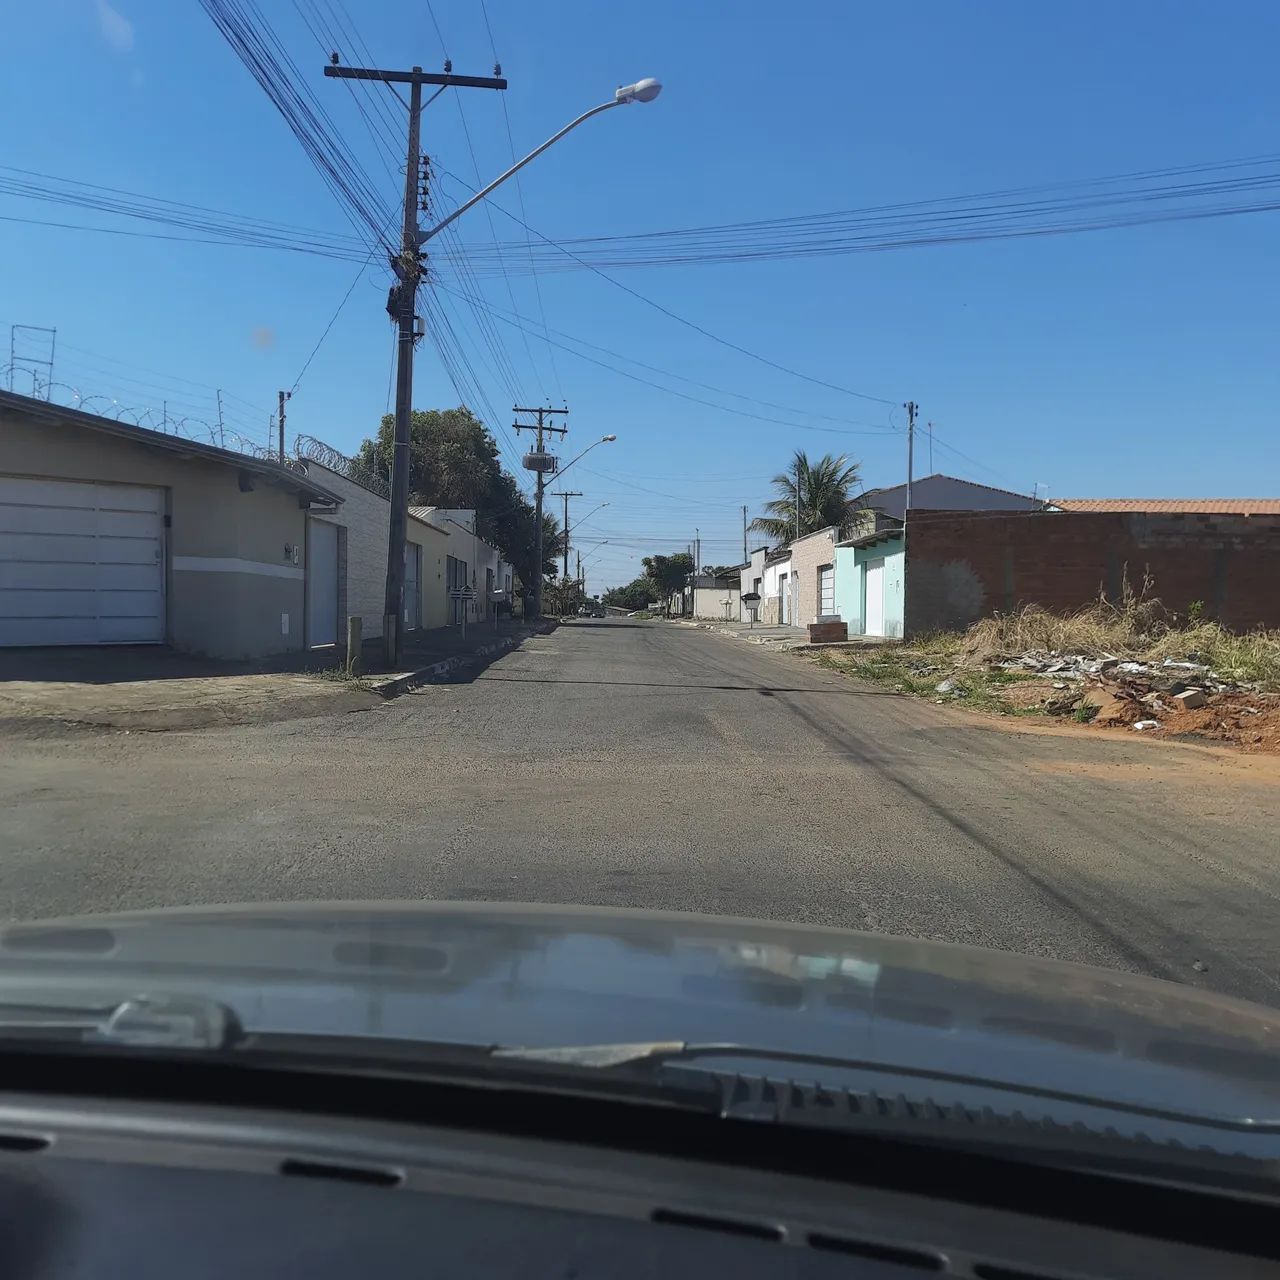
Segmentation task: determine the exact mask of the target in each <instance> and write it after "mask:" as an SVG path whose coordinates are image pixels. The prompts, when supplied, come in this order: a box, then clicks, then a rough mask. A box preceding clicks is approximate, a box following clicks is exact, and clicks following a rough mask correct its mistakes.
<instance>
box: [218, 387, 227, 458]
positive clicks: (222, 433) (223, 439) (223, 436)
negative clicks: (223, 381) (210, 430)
mask: <svg viewBox="0 0 1280 1280" xmlns="http://www.w3.org/2000/svg"><path fill="white" fill-rule="evenodd" d="M217 396H218V444H219V445H221V446H224V447H225V445H226V443H227V437H226V432H225V431H224V430H223V427H222V392H221V391H218V392H217Z"/></svg>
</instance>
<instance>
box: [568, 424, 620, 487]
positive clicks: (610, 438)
mask: <svg viewBox="0 0 1280 1280" xmlns="http://www.w3.org/2000/svg"><path fill="white" fill-rule="evenodd" d="M617 438H618V437H617V436H615V435H607V436H601V437H600V439H599V440H593V441H592V442H591V443H590V444H589V445H587V447H586V448H585V449H583V451H582V452H581V453H580V454H578V456H577V457H576V458H574V460H573V462H566V463H565V464H564V466H563V467H557V468H556V479H557V480H559V479H560V477H561V476H562V475H564V473H565V472H566V471H568V470H569V468H570V467H571V466H573V463H574V462H580V461H581V460H582V459H583V458H585V457H586V456H587V454H589V453H590V452H591V450H592V449H594V448H595V447H596V445H598V444H612V443H613V442H614V441H615V440H616V439H617Z"/></svg>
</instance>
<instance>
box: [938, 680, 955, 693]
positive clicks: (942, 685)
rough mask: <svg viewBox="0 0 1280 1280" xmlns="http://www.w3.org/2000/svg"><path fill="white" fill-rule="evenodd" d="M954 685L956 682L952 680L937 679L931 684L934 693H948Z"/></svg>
mask: <svg viewBox="0 0 1280 1280" xmlns="http://www.w3.org/2000/svg"><path fill="white" fill-rule="evenodd" d="M955 687H956V682H955V681H954V680H939V681H938V683H937V684H935V685H934V686H933V688H934V692H935V693H950V692H951V691H952V690H953V689H954V688H955Z"/></svg>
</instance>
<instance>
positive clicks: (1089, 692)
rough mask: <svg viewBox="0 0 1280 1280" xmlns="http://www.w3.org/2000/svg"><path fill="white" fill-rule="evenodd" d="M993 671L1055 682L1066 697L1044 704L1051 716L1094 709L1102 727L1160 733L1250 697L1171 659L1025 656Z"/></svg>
mask: <svg viewBox="0 0 1280 1280" xmlns="http://www.w3.org/2000/svg"><path fill="white" fill-rule="evenodd" d="M994 665H995V666H997V667H998V668H1000V669H1002V670H1005V671H1017V672H1019V673H1020V674H1021V673H1025V674H1032V675H1038V676H1044V677H1048V678H1051V679H1052V681H1053V687H1054V689H1055V690H1059V689H1060V690H1061V692H1060V694H1059V696H1057V697H1049V698H1046V699H1045V703H1044V709H1045V710H1046V711H1047V712H1048V713H1049V714H1050V715H1058V716H1063V715H1069V714H1071V713H1073V712H1076V711H1077V709H1079V708H1090V707H1092V708H1094V709H1095V710H1094V713H1093V715H1092V716H1089V717H1088V718H1090V719H1092V720H1093V721H1095V722H1096V723H1097V724H1100V725H1108V724H1113V725H1114V724H1131V725H1134V726H1135V727H1137V726H1138V725H1141V726H1142V727H1143V729H1150V728H1160V727H1161V726H1160V717H1162V716H1166V717H1167V716H1170V715H1173V714H1175V713H1177V712H1180V711H1191V710H1194V709H1196V708H1197V707H1203V706H1206V705H1207V704H1208V702H1209V699H1210V697H1211V696H1212V695H1214V694H1224V693H1241V692H1249V691H1250V690H1248V688H1247V686H1242V685H1240V684H1237V683H1236V682H1235V681H1233V680H1228V679H1226V678H1225V677H1223V676H1220V675H1218V674H1217V673H1216V672H1214V671H1212V670H1211V669H1210V668H1209V667H1207V666H1205V665H1204V664H1203V663H1199V662H1176V661H1174V660H1173V659H1172V658H1165V659H1164V661H1163V662H1134V661H1132V660H1129V659H1124V658H1117V657H1113V656H1109V655H1104V656H1102V657H1100V658H1086V657H1084V656H1083V655H1081V654H1060V653H1024V654H1021V655H1019V656H1018V657H1016V658H1007V659H1005V660H1003V661H1000V662H997V663H995V664H994ZM1253 692H1256V690H1254V691H1253ZM1079 718H1081V719H1084V718H1086V717H1085V716H1080V717H1079ZM1153 721H1154V722H1155V723H1154V724H1153V723H1152V722H1153Z"/></svg>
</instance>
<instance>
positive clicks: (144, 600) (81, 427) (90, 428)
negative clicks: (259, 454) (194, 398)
mask: <svg viewBox="0 0 1280 1280" xmlns="http://www.w3.org/2000/svg"><path fill="white" fill-rule="evenodd" d="M341 505H342V495H341V494H339V493H336V492H335V491H334V490H333V489H331V488H329V487H328V486H327V485H326V484H324V483H323V482H322V481H320V480H318V479H317V478H315V477H311V476H308V475H306V474H305V473H304V472H302V471H301V470H300V469H296V468H294V467H293V466H287V465H284V464H281V463H279V462H274V461H267V460H264V459H261V458H256V457H249V456H247V455H244V454H239V453H233V452H231V451H230V450H227V449H220V448H217V447H215V446H212V445H206V444H199V443H197V442H195V441H192V440H188V439H185V438H183V437H179V436H174V435H168V434H165V433H162V432H158V431H151V430H148V429H146V428H143V427H137V426H133V425H130V424H128V423H124V422H117V421H115V420H114V419H111V418H104V417H100V416H98V415H97V414H91V413H85V412H83V411H82V410H78V409H69V408H64V407H63V406H61V405H57V404H51V403H49V402H47V401H44V400H38V399H32V398H31V397H28V396H22V395H15V394H14V393H12V392H0V647H11V646H19V645H105V644H169V645H172V646H173V647H174V648H176V649H182V650H185V651H188V652H191V653H203V654H209V655H212V656H216V657H223V658H257V657H262V656H265V655H268V654H274V653H283V652H289V651H293V650H299V649H302V648H304V647H306V646H307V645H308V644H309V642H310V639H311V637H310V636H309V634H308V605H309V597H311V596H312V595H313V594H314V588H315V583H314V582H313V580H312V573H311V560H310V557H309V554H308V551H309V548H308V542H309V539H308V525H309V523H310V521H309V518H308V513H309V511H311V510H312V509H315V508H323V509H325V510H327V511H330V512H337V511H338V510H340V509H341Z"/></svg>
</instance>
